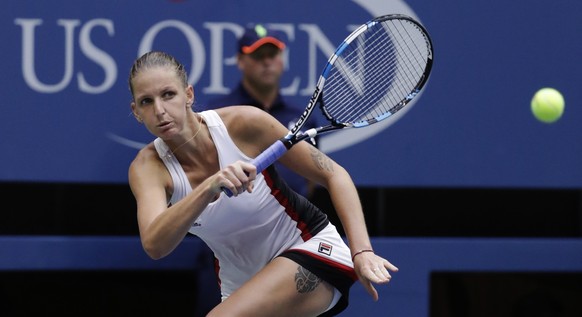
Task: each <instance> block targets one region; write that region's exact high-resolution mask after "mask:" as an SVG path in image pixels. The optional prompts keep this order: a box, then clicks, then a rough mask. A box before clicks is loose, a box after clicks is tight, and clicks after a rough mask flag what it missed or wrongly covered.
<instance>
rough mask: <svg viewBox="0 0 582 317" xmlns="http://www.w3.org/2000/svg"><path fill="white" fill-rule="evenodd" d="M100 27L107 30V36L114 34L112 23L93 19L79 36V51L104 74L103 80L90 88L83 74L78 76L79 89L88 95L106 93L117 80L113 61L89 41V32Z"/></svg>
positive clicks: (82, 29)
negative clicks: (97, 65) (98, 66)
mask: <svg viewBox="0 0 582 317" xmlns="http://www.w3.org/2000/svg"><path fill="white" fill-rule="evenodd" d="M97 26H102V27H103V28H105V30H107V34H108V35H110V36H113V35H114V34H115V31H114V27H113V22H112V21H110V20H105V19H95V20H91V21H89V22H87V23H86V24H85V25H84V26H83V27H82V28H81V33H80V34H79V45H80V47H81V51H82V52H83V53H84V54H85V56H87V57H88V58H89V59H91V60H92V61H94V62H95V63H97V64H99V65H101V67H102V68H103V71H104V72H105V79H104V80H103V82H102V83H101V85H99V86H91V85H90V84H89V83H88V82H87V81H86V80H85V76H84V75H83V73H79V74H78V81H79V89H80V90H81V91H83V92H86V93H90V94H99V93H102V92H105V91H107V90H108V89H109V88H111V86H113V84H115V80H116V79H117V65H116V63H115V60H114V59H113V58H112V57H111V56H110V55H109V54H107V53H106V52H104V51H103V50H101V49H99V48H98V47H96V46H95V45H94V44H93V42H92V41H91V31H92V30H93V29H94V28H95V27H97Z"/></svg>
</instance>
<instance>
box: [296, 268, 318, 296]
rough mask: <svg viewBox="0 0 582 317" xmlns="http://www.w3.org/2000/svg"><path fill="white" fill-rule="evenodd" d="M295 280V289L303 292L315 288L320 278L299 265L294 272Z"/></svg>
mask: <svg viewBox="0 0 582 317" xmlns="http://www.w3.org/2000/svg"><path fill="white" fill-rule="evenodd" d="M295 282H296V283H297V291H298V292H299V293H301V294H303V293H309V292H312V291H313V290H315V288H316V287H317V285H319V283H320V282H321V279H320V278H319V277H317V275H315V274H313V273H311V272H309V271H308V270H306V269H304V268H303V267H302V266H301V265H300V266H299V267H298V268H297V273H295Z"/></svg>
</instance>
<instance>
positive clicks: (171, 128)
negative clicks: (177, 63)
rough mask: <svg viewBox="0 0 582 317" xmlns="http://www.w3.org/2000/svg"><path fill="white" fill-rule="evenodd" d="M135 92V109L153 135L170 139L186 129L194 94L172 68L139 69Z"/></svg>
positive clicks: (134, 79) (133, 105) (137, 116)
mask: <svg viewBox="0 0 582 317" xmlns="http://www.w3.org/2000/svg"><path fill="white" fill-rule="evenodd" d="M133 92H134V95H133V97H134V101H133V102H132V104H131V108H132V111H133V113H134V115H135V116H136V118H137V119H138V120H139V121H141V122H143V123H144V124H145V126H146V128H147V129H148V130H149V131H150V132H151V133H152V134H153V135H155V136H157V137H161V138H163V139H169V138H171V137H172V136H173V135H176V134H178V133H179V132H180V131H181V130H182V128H183V126H184V124H185V119H186V114H187V112H186V111H187V110H189V108H190V105H191V104H192V102H193V98H194V93H193V89H192V86H190V85H189V86H188V87H184V85H183V83H182V82H181V81H180V79H179V77H178V76H177V75H176V73H175V72H174V71H173V70H172V69H171V68H168V67H154V68H149V69H145V70H143V71H141V72H139V73H138V74H137V75H136V76H135V77H134V78H133Z"/></svg>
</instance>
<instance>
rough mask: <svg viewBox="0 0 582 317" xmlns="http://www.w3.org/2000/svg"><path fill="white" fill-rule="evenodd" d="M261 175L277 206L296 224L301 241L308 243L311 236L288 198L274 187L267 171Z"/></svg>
mask: <svg viewBox="0 0 582 317" xmlns="http://www.w3.org/2000/svg"><path fill="white" fill-rule="evenodd" d="M262 174H263V177H264V178H265V182H266V183H267V186H269V188H270V189H271V195H272V196H273V197H275V199H276V200H277V201H278V202H279V204H280V205H281V206H283V207H284V208H285V213H286V214H287V215H288V216H289V217H290V218H291V219H293V220H294V221H295V222H296V227H297V229H299V231H301V238H302V239H303V241H308V240H309V239H311V238H312V237H313V235H312V234H311V232H310V231H309V227H308V226H307V223H305V222H304V221H303V220H302V219H301V218H300V217H299V213H298V212H297V210H295V208H293V206H292V205H291V204H290V203H289V198H288V197H287V196H285V195H283V193H282V192H281V190H279V188H278V187H276V186H275V182H274V181H273V179H272V178H271V174H269V172H267V170H264V171H263V172H262Z"/></svg>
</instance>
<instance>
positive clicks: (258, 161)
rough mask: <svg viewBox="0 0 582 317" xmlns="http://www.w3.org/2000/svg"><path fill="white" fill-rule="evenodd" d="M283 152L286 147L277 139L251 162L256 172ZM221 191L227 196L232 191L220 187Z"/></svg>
mask: <svg viewBox="0 0 582 317" xmlns="http://www.w3.org/2000/svg"><path fill="white" fill-rule="evenodd" d="M285 152H287V147H286V146H285V144H284V143H283V142H282V141H281V140H278V141H277V142H275V143H273V144H272V145H271V146H269V147H268V148H267V149H266V150H264V151H263V152H262V153H261V154H259V156H257V157H255V158H254V159H253V160H252V161H251V163H252V164H253V165H255V166H256V168H257V174H259V173H262V172H263V171H264V170H265V169H266V168H267V167H269V165H271V164H273V163H275V161H276V160H278V159H279V158H280V157H281V156H283V154H285ZM222 192H224V193H225V194H226V196H228V197H231V196H232V192H231V191H230V190H229V189H228V188H225V187H222Z"/></svg>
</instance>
